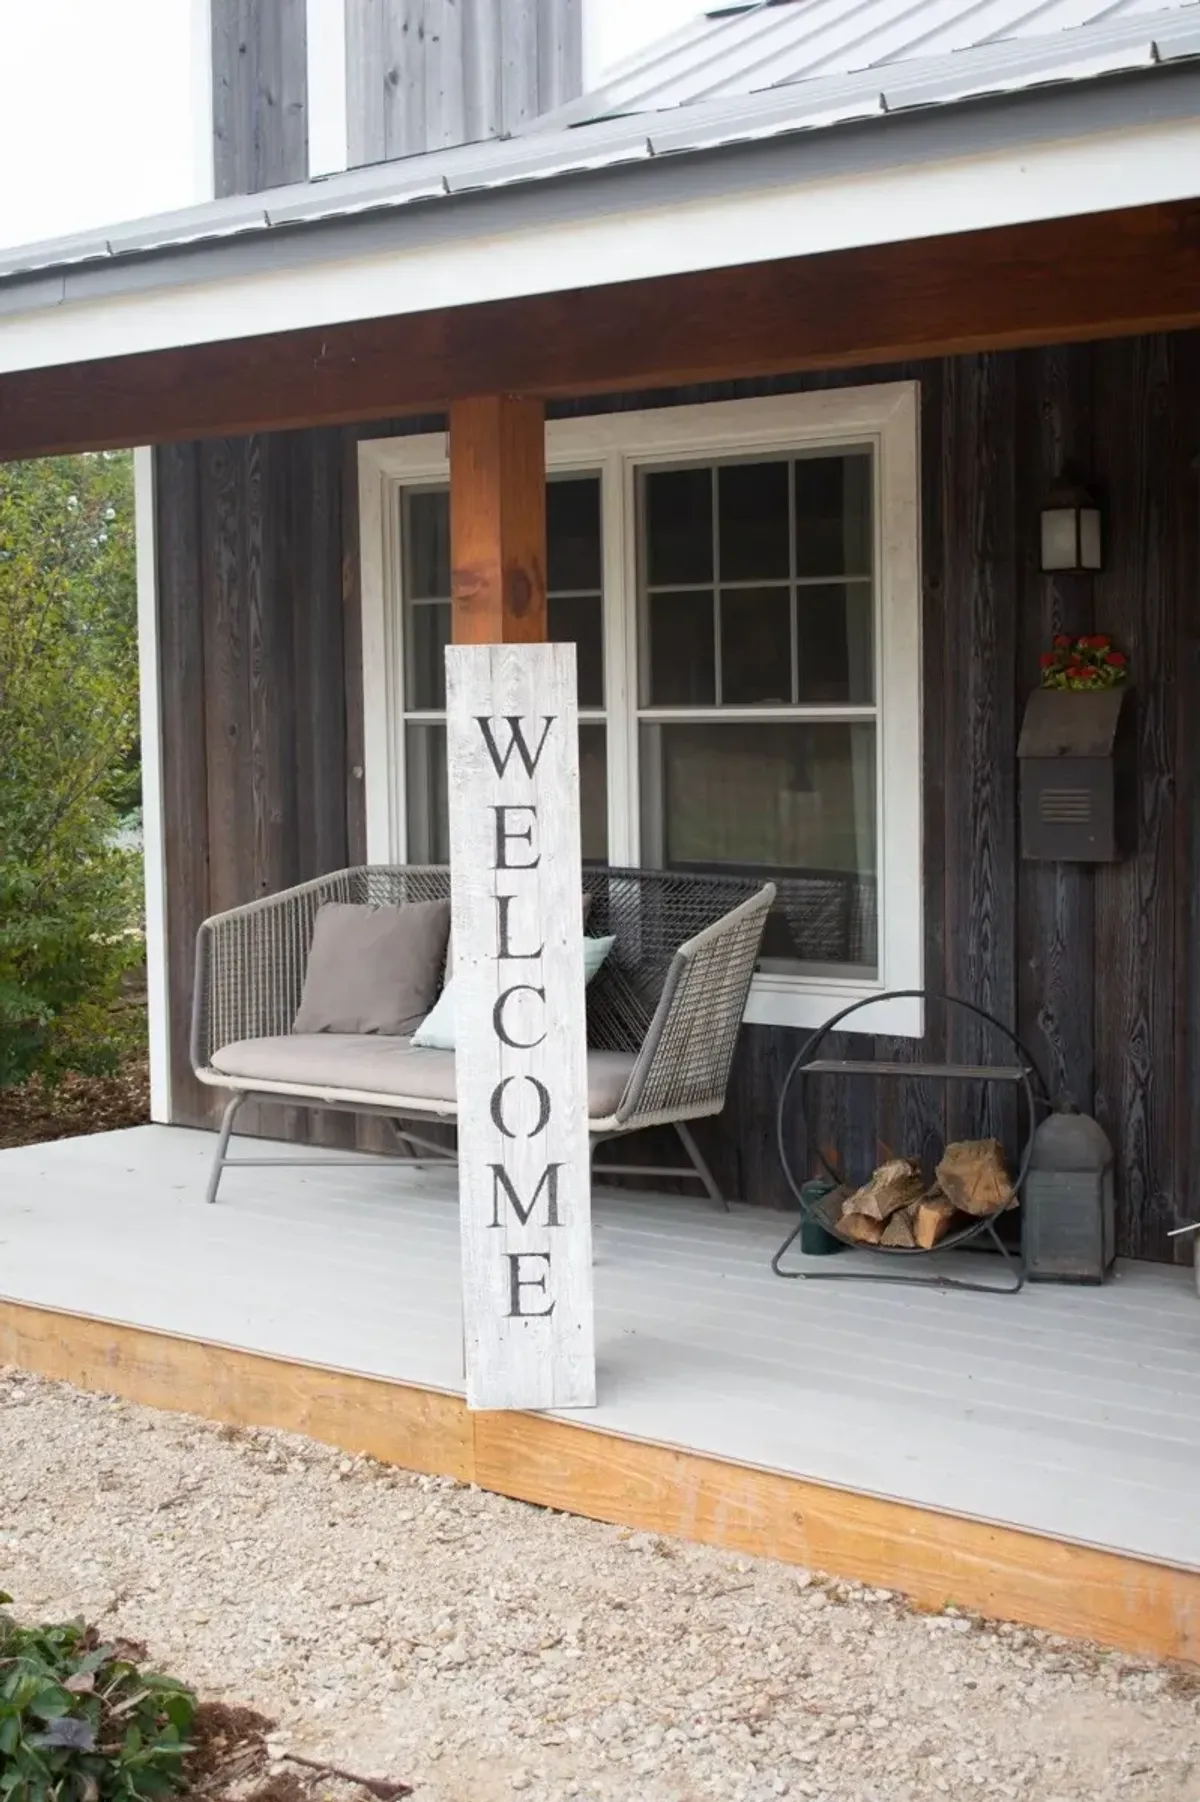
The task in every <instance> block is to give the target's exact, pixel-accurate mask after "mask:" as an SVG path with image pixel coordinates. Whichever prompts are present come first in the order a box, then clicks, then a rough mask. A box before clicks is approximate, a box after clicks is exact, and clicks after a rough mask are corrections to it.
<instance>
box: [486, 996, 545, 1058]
mask: <svg viewBox="0 0 1200 1802" xmlns="http://www.w3.org/2000/svg"><path fill="white" fill-rule="evenodd" d="M510 995H536V996H537V998H538V1000H539V1001H540V1002H541V1003H542V1006H543V1007H544V1006H545V1005H546V991H545V989H535V988H534V986H533V984H532V983H531V982H515V983H514V984H513V986H512V988H511V989H505V991H504V993H503V994H502V995H501V996H500V997H499V999H498V1000H497V1002H496V1005H495V1007H494V1008H493V1009H492V1030H493V1032H494V1033H495V1035H496V1037H497V1038H498V1039H500V1040H502V1042H503V1043H504V1044H505V1045H511V1046H512V1048H513V1050H514V1051H532V1050H533V1048H534V1046H535V1045H543V1044H545V1042H546V1035H545V1033H543V1034H542V1036H541V1038H540V1039H514V1038H513V1036H512V1034H511V1033H510V1032H509V1030H508V1028H507V1027H506V1026H505V1024H504V1009H505V1005H506V1004H507V1001H508V998H509V996H510Z"/></svg>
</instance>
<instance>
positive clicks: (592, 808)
mask: <svg viewBox="0 0 1200 1802" xmlns="http://www.w3.org/2000/svg"><path fill="white" fill-rule="evenodd" d="M579 825H580V831H581V835H582V838H583V861H584V862H585V863H607V862H608V737H607V733H606V732H605V729H604V727H603V726H601V725H598V724H597V725H592V724H587V725H583V726H580V728H579Z"/></svg>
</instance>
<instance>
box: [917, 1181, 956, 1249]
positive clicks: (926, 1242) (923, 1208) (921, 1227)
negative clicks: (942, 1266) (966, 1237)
mask: <svg viewBox="0 0 1200 1802" xmlns="http://www.w3.org/2000/svg"><path fill="white" fill-rule="evenodd" d="M956 1212H957V1209H956V1208H955V1206H954V1203H953V1202H952V1201H947V1200H946V1197H945V1196H944V1195H939V1194H938V1192H937V1190H936V1189H931V1190H930V1191H929V1194H928V1195H926V1196H925V1197H924V1198H923V1199H922V1200H921V1201H919V1202H918V1203H917V1217H916V1220H915V1221H914V1223H913V1236H914V1238H915V1239H916V1242H917V1244H918V1245H919V1246H920V1247H921V1250H922V1251H932V1250H933V1248H934V1246H935V1245H936V1244H937V1242H938V1240H939V1239H943V1238H945V1236H946V1234H947V1233H948V1232H949V1231H950V1222H951V1221H952V1220H953V1219H954V1216H955V1213H956Z"/></svg>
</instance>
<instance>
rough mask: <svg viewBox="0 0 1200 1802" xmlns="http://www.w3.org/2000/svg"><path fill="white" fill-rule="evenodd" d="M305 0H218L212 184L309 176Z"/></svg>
mask: <svg viewBox="0 0 1200 1802" xmlns="http://www.w3.org/2000/svg"><path fill="white" fill-rule="evenodd" d="M307 42H308V39H307V0H213V6H212V75H213V187H214V192H215V193H216V195H217V197H218V198H220V197H221V196H222V195H225V194H255V193H257V192H258V191H259V190H260V189H262V188H278V187H282V186H283V185H284V184H285V183H286V182H291V181H303V180H304V179H305V177H306V176H307V175H308V58H307V48H306V46H307Z"/></svg>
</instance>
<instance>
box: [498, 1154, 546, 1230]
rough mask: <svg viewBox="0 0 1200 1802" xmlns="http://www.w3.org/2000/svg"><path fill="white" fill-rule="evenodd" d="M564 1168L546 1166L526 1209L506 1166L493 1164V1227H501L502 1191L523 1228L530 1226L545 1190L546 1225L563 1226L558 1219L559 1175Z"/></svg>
mask: <svg viewBox="0 0 1200 1802" xmlns="http://www.w3.org/2000/svg"><path fill="white" fill-rule="evenodd" d="M562 1167H563V1166H562V1165H561V1164H547V1165H546V1168H545V1169H544V1170H543V1171H542V1174H541V1178H540V1180H539V1182H538V1186H537V1188H536V1189H535V1190H534V1191H533V1195H532V1196H531V1198H530V1202H529V1206H528V1207H526V1206H525V1204H524V1202H523V1201H522V1200H521V1197H520V1196H519V1195H518V1194H517V1191H516V1190H515V1189H514V1187H513V1185H512V1182H511V1180H510V1178H509V1174H508V1171H507V1170H506V1169H505V1168H504V1165H503V1164H493V1165H492V1167H491V1169H492V1225H493V1226H499V1225H500V1191H501V1189H503V1191H504V1193H505V1195H506V1196H507V1198H508V1200H509V1203H510V1204H511V1206H512V1211H513V1213H514V1214H515V1215H516V1217H517V1219H518V1220H519V1221H520V1222H521V1225H522V1226H528V1225H529V1222H530V1220H531V1219H532V1217H533V1210H534V1208H536V1206H537V1204H538V1196H539V1195H540V1194H541V1192H542V1190H543V1189H545V1191H546V1225H547V1226H561V1225H562V1222H561V1221H560V1220H559V1218H558V1173H559V1171H560V1170H561V1169H562Z"/></svg>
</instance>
